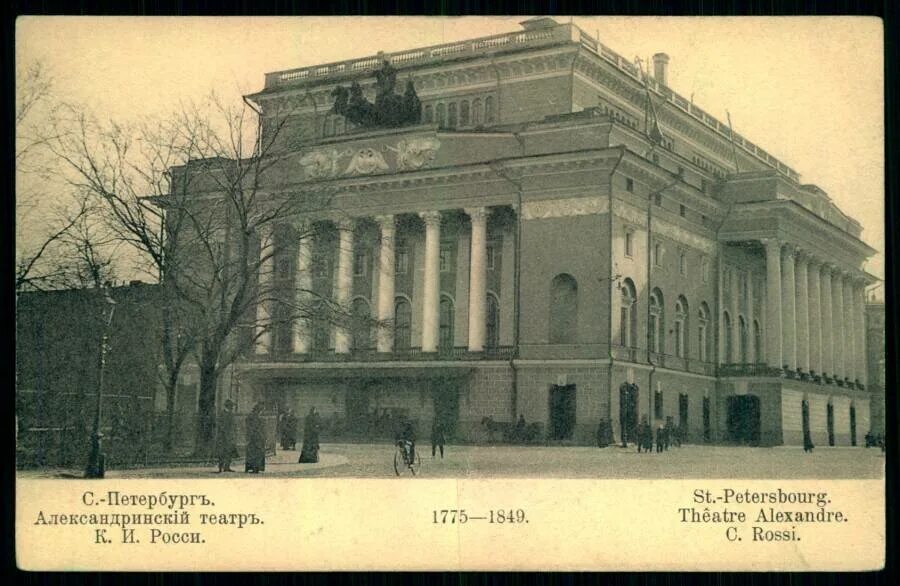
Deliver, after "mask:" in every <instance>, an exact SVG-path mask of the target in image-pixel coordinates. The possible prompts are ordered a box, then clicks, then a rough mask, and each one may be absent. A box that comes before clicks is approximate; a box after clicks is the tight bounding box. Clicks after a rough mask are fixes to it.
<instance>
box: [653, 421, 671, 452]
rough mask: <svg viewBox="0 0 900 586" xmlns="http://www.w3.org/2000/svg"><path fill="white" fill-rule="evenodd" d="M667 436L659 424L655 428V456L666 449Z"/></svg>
mask: <svg viewBox="0 0 900 586" xmlns="http://www.w3.org/2000/svg"><path fill="white" fill-rule="evenodd" d="M667 435H668V432H667V431H666V428H665V427H663V425H662V424H661V423H660V424H659V426H658V427H657V428H656V453H657V454H658V453H660V452H662V451H663V450H665V449H667V446H668V444H669V440H667V439H666V436H667Z"/></svg>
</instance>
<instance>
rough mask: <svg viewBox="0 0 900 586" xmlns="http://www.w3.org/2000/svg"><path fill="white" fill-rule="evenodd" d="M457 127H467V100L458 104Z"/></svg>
mask: <svg viewBox="0 0 900 586" xmlns="http://www.w3.org/2000/svg"><path fill="white" fill-rule="evenodd" d="M459 125H460V126H468V125H469V100H463V101H462V102H460V104H459Z"/></svg>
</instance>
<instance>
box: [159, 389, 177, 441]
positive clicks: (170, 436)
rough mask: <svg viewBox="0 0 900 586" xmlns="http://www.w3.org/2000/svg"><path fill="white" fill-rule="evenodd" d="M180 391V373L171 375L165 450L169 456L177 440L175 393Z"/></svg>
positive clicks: (167, 390)
mask: <svg viewBox="0 0 900 586" xmlns="http://www.w3.org/2000/svg"><path fill="white" fill-rule="evenodd" d="M177 389H178V373H169V379H168V380H167V381H166V439H165V440H164V442H163V449H164V450H165V452H166V453H167V454H171V453H172V447H173V444H174V438H175V392H176V391H177Z"/></svg>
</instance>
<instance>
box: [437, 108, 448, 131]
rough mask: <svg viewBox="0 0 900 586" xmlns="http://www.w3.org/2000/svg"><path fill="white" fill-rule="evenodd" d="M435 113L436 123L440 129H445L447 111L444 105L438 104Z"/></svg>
mask: <svg viewBox="0 0 900 586" xmlns="http://www.w3.org/2000/svg"><path fill="white" fill-rule="evenodd" d="M435 111H436V113H437V123H438V126H439V127H440V128H446V127H447V111H446V106H444V104H438V105H437V109H436V110H435Z"/></svg>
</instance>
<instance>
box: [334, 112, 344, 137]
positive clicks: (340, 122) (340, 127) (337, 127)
mask: <svg viewBox="0 0 900 586" xmlns="http://www.w3.org/2000/svg"><path fill="white" fill-rule="evenodd" d="M346 131H347V125H346V123H345V120H344V117H343V116H338V117H337V118H336V119H335V121H334V134H335V136H337V135H340V134H344V133H345V132H346Z"/></svg>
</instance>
